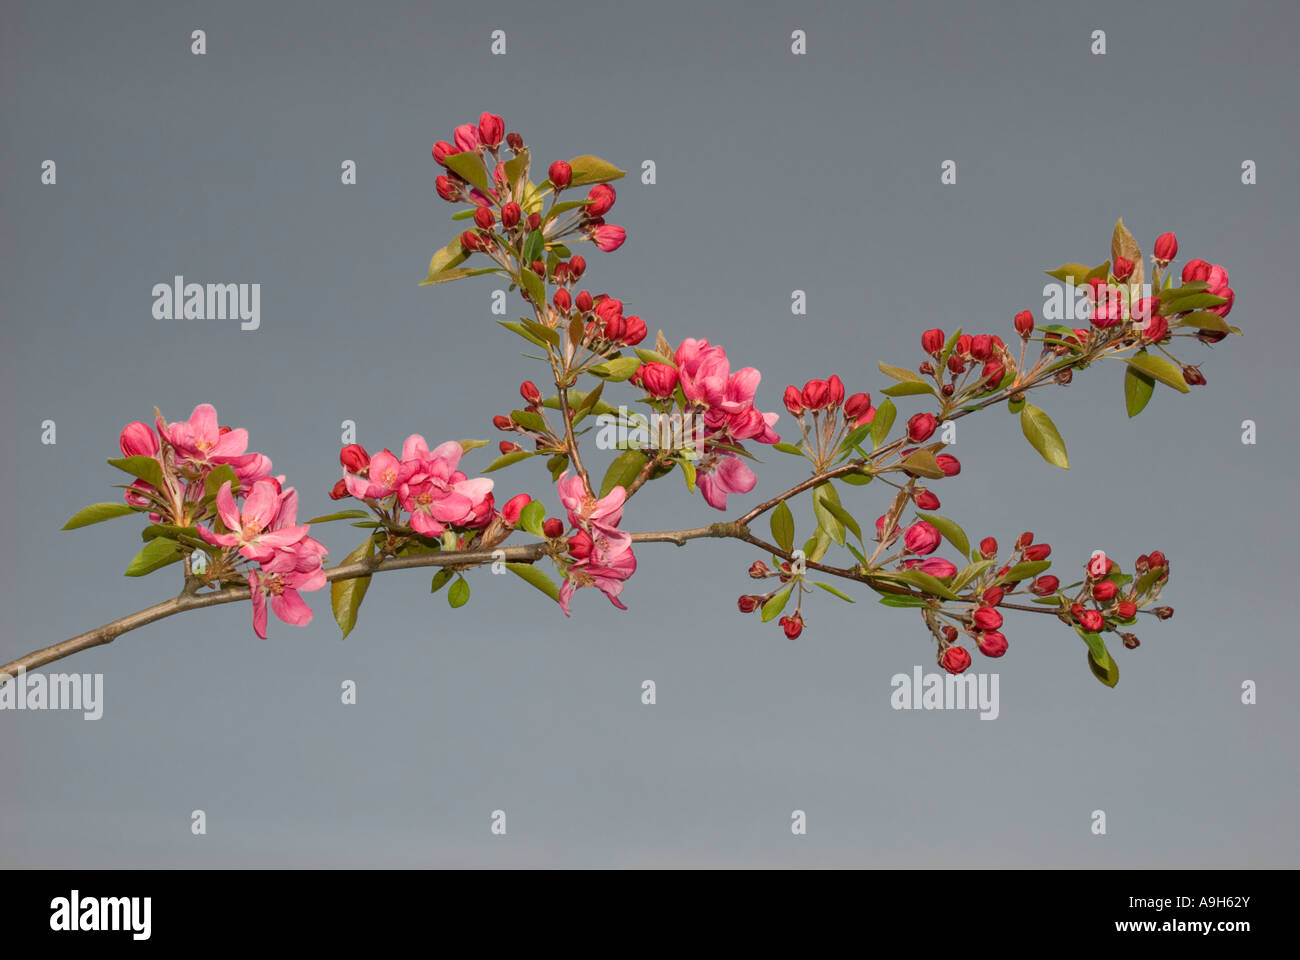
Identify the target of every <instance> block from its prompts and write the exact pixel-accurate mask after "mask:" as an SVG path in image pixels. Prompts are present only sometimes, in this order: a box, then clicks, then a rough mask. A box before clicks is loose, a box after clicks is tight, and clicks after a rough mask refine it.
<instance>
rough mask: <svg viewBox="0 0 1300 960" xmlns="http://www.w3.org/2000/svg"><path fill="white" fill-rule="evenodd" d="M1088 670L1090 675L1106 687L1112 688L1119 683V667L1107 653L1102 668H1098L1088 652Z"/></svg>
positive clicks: (1090, 652)
mask: <svg viewBox="0 0 1300 960" xmlns="http://www.w3.org/2000/svg"><path fill="white" fill-rule="evenodd" d="M1088 669H1089V670H1091V671H1092V675H1093V676H1094V677H1096V678H1097V679H1098V680H1100V681H1101V682H1102V683H1104V684H1105V685H1106V686H1108V687H1113V686H1115V684H1117V683H1119V665H1118V664H1117V663H1116V662H1115V660H1114V659H1113V658H1112V657H1111V655H1110V653H1109V652H1107V654H1106V660H1105V665H1104V666H1099V665H1098V664H1097V661H1096V660H1095V659H1094V658H1093V655H1092V651H1091V650H1089V651H1088Z"/></svg>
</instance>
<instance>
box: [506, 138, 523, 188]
mask: <svg viewBox="0 0 1300 960" xmlns="http://www.w3.org/2000/svg"><path fill="white" fill-rule="evenodd" d="M528 159H529V152H528V148H527V147H524V149H522V150H520V151H519V152H518V153H516V154H515V155H514V156H513V157H511V158H510V159H509V160H507V161H506V163H505V171H506V182H507V183H509V184H510V186H511V187H514V185H515V184H517V183H518V182H519V181H520V178H524V179H525V180H526V179H527V176H528Z"/></svg>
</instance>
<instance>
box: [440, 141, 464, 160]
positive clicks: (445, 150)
mask: <svg viewBox="0 0 1300 960" xmlns="http://www.w3.org/2000/svg"><path fill="white" fill-rule="evenodd" d="M453 153H460V151H459V150H457V149H456V148H455V147H453V146H452V145H451V144H450V143H448V142H447V141H446V140H439V141H438V142H437V143H435V144H434V145H433V159H434V160H435V161H437V162H438V163H439V164H441V163H442V162H443V161H444V160H446V159H447V157H448V156H449V155H450V154H453Z"/></svg>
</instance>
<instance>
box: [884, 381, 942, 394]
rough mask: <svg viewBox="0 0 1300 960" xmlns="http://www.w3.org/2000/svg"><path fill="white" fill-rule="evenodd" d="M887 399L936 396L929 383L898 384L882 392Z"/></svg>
mask: <svg viewBox="0 0 1300 960" xmlns="http://www.w3.org/2000/svg"><path fill="white" fill-rule="evenodd" d="M880 392H881V393H883V394H884V395H885V396H887V397H916V396H920V395H921V394H931V395H933V394H934V387H933V385H931V384H928V383H911V382H908V383H896V384H894V385H893V386H892V387H885V389H884V390H882V391H880Z"/></svg>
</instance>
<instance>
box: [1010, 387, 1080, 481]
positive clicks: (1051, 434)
mask: <svg viewBox="0 0 1300 960" xmlns="http://www.w3.org/2000/svg"><path fill="white" fill-rule="evenodd" d="M1020 429H1021V430H1023V431H1024V432H1025V438H1026V439H1027V440H1028V441H1029V443H1030V446H1032V447H1033V448H1034V449H1035V450H1037V451H1038V452H1039V453H1040V454H1042V455H1043V459H1044V460H1046V461H1047V462H1048V463H1050V464H1052V465H1053V466H1056V467H1060V468H1061V469H1062V470H1069V469H1070V458H1069V457H1068V456H1067V455H1066V452H1065V441H1064V440H1062V439H1061V434H1060V433H1059V432H1058V431H1057V429H1056V424H1054V423H1052V418H1051V417H1049V416H1048V415H1047V414H1046V413H1045V412H1044V411H1042V410H1040V409H1039V408H1038V407H1036V406H1034V405H1033V404H1032V403H1027V404H1025V409H1023V410H1021V411H1020Z"/></svg>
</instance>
